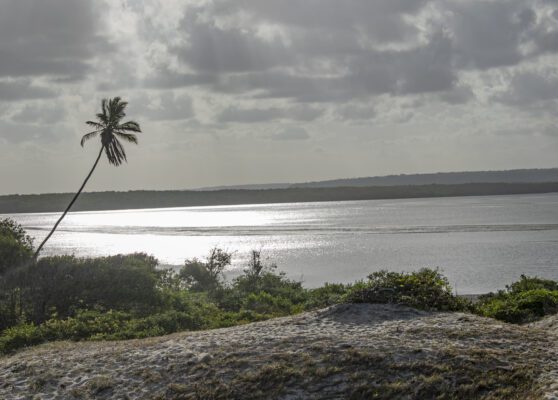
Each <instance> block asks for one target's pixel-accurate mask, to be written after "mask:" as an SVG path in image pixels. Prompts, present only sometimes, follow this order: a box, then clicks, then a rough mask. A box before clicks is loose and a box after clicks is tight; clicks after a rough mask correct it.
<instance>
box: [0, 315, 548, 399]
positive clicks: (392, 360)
mask: <svg viewBox="0 0 558 400" xmlns="http://www.w3.org/2000/svg"><path fill="white" fill-rule="evenodd" d="M557 321H558V319H557V318H550V319H547V320H544V321H542V322H540V323H537V324H532V325H530V326H515V325H509V324H504V323H500V322H498V321H495V320H491V319H486V318H481V317H477V316H474V315H470V314H462V313H429V312H422V311H417V310H414V309H411V308H407V307H403V306H396V305H379V304H352V305H349V304H347V305H337V306H333V307H330V308H327V309H324V310H319V311H314V312H308V313H304V314H300V315H297V316H292V317H286V318H277V319H273V320H269V321H264V322H259V323H253V324H248V325H243V326H237V327H232V328H226V329H217V330H212V331H200V332H182V333H177V334H173V335H168V336H163V337H157V338H150V339H144V340H130V341H121V342H81V343H68V342H59V343H50V344H45V345H41V346H37V347H34V348H30V349H27V350H24V351H20V352H18V353H16V354H14V355H11V356H7V357H2V358H0V399H78V398H83V399H93V398H95V399H96V398H100V399H113V398H114V399H196V398H198V399H211V398H215V399H218V398H223V399H236V398H238V399H244V398H247V399H249V398H253V399H259V398H261V399H273V398H277V399H299V398H300V399H343V398H355V399H360V398H362V399H364V398H378V399H390V398H394V399H397V398H401V399H422V398H436V397H437V396H439V395H440V393H442V394H445V396H446V397H443V398H483V399H484V398H486V399H499V398H502V399H504V398H517V399H529V398H532V399H558V350H557V339H558V338H557V337H556V331H557V330H558V329H557V328H558V322H557Z"/></svg>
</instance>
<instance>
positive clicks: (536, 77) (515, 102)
mask: <svg viewBox="0 0 558 400" xmlns="http://www.w3.org/2000/svg"><path fill="white" fill-rule="evenodd" d="M493 99H494V100H495V101H498V102H501V103H504V104H507V105H511V106H517V107H534V106H536V105H538V104H541V103H544V102H547V101H549V100H555V99H558V77H556V76H554V77H553V76H544V75H541V74H536V73H533V72H525V73H519V74H517V75H514V76H513V78H512V79H511V82H510V84H509V86H508V87H507V90H506V91H505V92H504V93H500V94H498V95H495V96H494V98H493Z"/></svg>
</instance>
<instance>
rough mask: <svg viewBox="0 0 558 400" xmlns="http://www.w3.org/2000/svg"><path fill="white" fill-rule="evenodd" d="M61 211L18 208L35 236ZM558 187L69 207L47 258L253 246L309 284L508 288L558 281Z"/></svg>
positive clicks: (175, 254) (175, 255)
mask: <svg viewBox="0 0 558 400" xmlns="http://www.w3.org/2000/svg"><path fill="white" fill-rule="evenodd" d="M58 215H59V214H57V213H42V214H40V213H36V214H12V215H9V216H11V217H13V218H15V219H16V220H18V221H19V222H20V223H22V224H23V225H24V226H25V227H26V229H28V231H29V233H30V234H31V235H33V236H34V237H36V242H39V240H40V239H42V238H43V237H44V236H45V235H46V234H47V232H48V230H49V229H50V228H51V226H52V224H53V223H54V221H55V220H56V218H57V217H58ZM557 243H558V194H544V195H521V196H486V197H455V198H437V199H404V200H375V201H354V202H327V203H290V204H263V205H241V206H217V207H188V208H167V209H150V210H123V211H100V212H76V213H70V214H68V216H67V217H66V218H65V220H64V221H63V222H62V224H61V225H60V227H59V230H58V231H57V232H56V234H55V235H54V236H53V237H52V238H51V240H50V241H49V243H48V244H47V246H46V247H45V249H44V255H52V254H66V253H69V254H76V255H78V256H99V255H110V254H117V253H131V252H134V251H142V252H146V253H149V254H153V255H155V256H156V257H157V258H159V260H160V261H161V263H162V264H167V265H180V264H182V263H183V262H184V260H185V259H188V258H193V257H198V258H202V257H204V255H205V254H207V252H208V251H209V249H210V248H211V247H214V246H219V247H222V248H225V249H228V250H230V251H234V252H235V257H234V260H235V261H234V263H233V266H232V267H231V270H230V271H229V274H231V275H234V274H236V273H238V272H239V271H240V270H241V269H242V265H243V263H244V262H245V261H246V259H247V256H248V253H249V251H250V250H251V249H262V250H263V251H264V255H267V256H268V257H269V258H270V260H271V261H273V262H276V263H277V264H278V265H279V269H281V270H284V271H286V272H287V273H288V275H289V276H290V277H292V278H296V279H299V278H302V279H304V282H305V284H306V285H307V286H316V285H319V284H322V283H323V282H326V281H329V282H350V281H354V280H355V279H360V278H364V277H365V276H366V275H367V274H368V273H370V272H371V271H374V270H378V269H381V268H387V269H392V270H410V269H416V268H420V267H423V266H439V267H442V268H443V270H444V272H445V273H446V275H447V276H448V277H449V278H450V281H451V283H452V284H454V285H456V286H457V288H458V290H459V291H460V292H462V293H479V292H486V291H488V290H495V289H498V288H502V287H503V286H504V284H506V283H509V282H510V281H511V280H513V279H516V278H517V277H518V276H519V275H520V274H521V273H527V274H534V275H539V276H543V277H548V278H554V279H557V278H558V246H557Z"/></svg>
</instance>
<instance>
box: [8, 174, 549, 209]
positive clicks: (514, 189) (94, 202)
mask: <svg viewBox="0 0 558 400" xmlns="http://www.w3.org/2000/svg"><path fill="white" fill-rule="evenodd" d="M551 192H558V182H549V183H469V184H460V185H417V186H375V187H337V188H290V189H267V190H217V191H184V190H171V191H147V190H136V191H128V192H92V193H83V194H82V195H81V197H80V198H79V200H78V201H77V202H76V203H75V205H74V207H73V209H72V210H73V211H94V210H119V209H138V208H162V207H187V206H209V205H235V204H262V203H295V202H312V201H348V200H375V199H399V198H421V197H450V196H484V195H506V194H527V193H551ZM72 196H73V194H71V193H52V194H37V195H7V196H0V213H20V212H54V211H61V210H63V209H64V207H65V205H66V204H67V203H68V201H69V200H70V199H71V197H72Z"/></svg>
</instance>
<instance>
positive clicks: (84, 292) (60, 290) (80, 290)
mask: <svg viewBox="0 0 558 400" xmlns="http://www.w3.org/2000/svg"><path fill="white" fill-rule="evenodd" d="M156 266H157V260H156V259H155V258H153V257H150V256H148V255H146V254H141V253H136V254H130V255H125V256H124V255H117V256H111V257H100V258H95V259H90V258H76V257H74V256H57V257H44V258H42V259H40V260H39V261H38V262H37V264H36V265H29V266H25V267H23V268H19V269H17V270H15V271H12V272H11V273H9V274H7V275H6V276H5V284H6V286H7V288H8V289H10V290H17V291H18V292H19V304H21V313H22V314H24V316H25V318H26V319H27V320H28V321H31V322H35V323H41V322H43V321H45V320H47V319H49V318H50V316H51V315H52V314H53V313H56V314H57V315H58V317H60V318H66V317H69V316H73V315H75V312H76V311H77V310H79V309H95V308H101V309H114V310H121V311H127V312H131V313H134V314H138V315H146V314H148V313H152V312H155V311H157V310H158V309H160V307H161V305H162V302H163V298H162V293H161V291H160V290H159V288H158V277H159V275H160V272H159V271H157V270H156Z"/></svg>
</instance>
